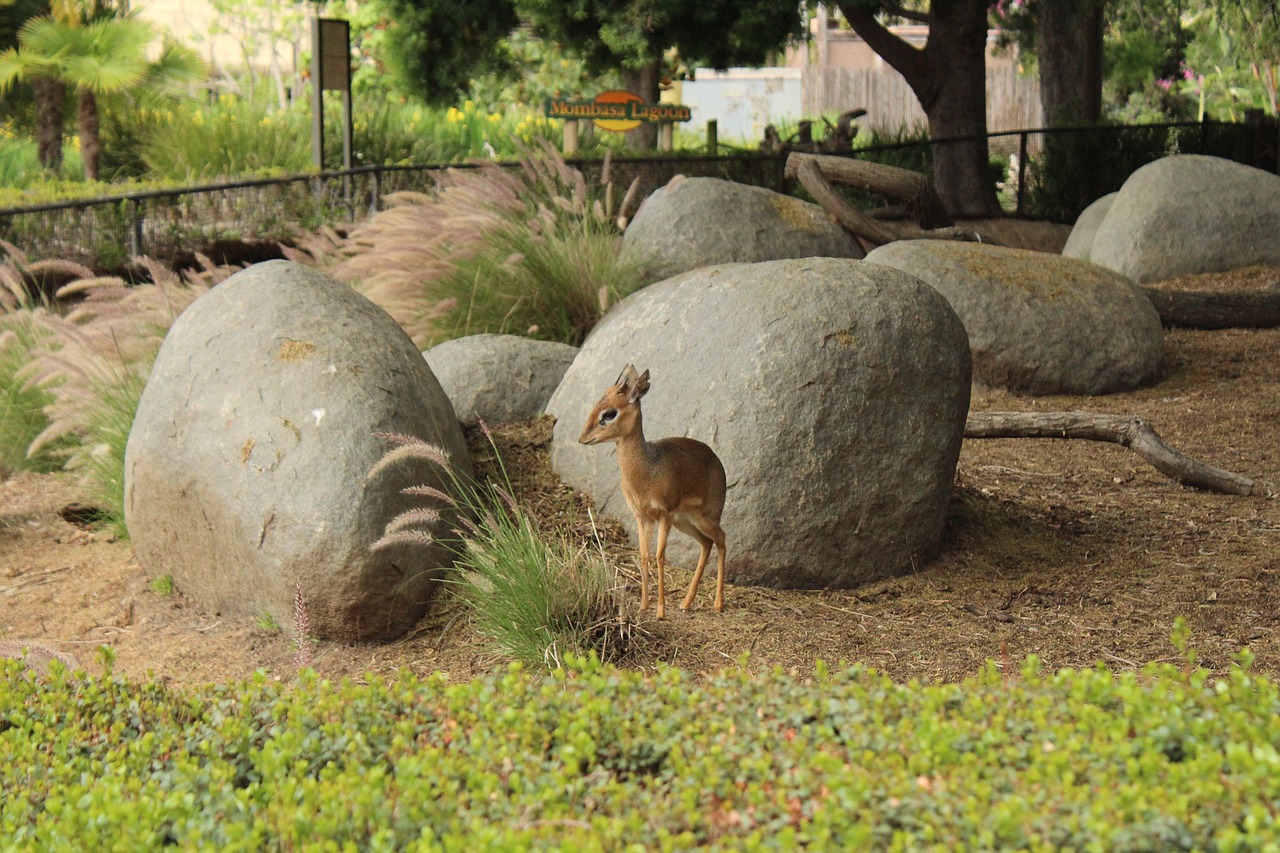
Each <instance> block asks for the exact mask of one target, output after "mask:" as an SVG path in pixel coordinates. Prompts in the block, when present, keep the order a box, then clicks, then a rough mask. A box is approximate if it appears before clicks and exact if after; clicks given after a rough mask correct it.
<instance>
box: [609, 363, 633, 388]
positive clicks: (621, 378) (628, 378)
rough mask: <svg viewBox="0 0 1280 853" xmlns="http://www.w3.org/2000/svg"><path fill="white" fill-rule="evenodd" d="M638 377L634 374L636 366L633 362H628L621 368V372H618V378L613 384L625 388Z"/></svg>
mask: <svg viewBox="0 0 1280 853" xmlns="http://www.w3.org/2000/svg"><path fill="white" fill-rule="evenodd" d="M638 378H639V377H638V376H636V366H635V365H634V364H628V365H627V366H626V367H624V368H622V372H621V373H619V374H618V378H617V380H616V381H615V382H614V383H613V384H614V385H615V386H616V387H618V388H623V389H626V388H628V387H630V386H631V384H632V383H633V382H634V381H635V380H636V379H638Z"/></svg>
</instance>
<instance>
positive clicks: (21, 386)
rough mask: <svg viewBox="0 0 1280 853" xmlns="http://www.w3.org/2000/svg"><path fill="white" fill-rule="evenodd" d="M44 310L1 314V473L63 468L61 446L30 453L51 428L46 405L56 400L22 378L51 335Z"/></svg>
mask: <svg viewBox="0 0 1280 853" xmlns="http://www.w3.org/2000/svg"><path fill="white" fill-rule="evenodd" d="M43 312H44V309H43V308H34V309H27V310H16V311H13V312H11V313H0V474H3V475H8V474H9V473H11V472H13V471H52V470H55V469H57V468H59V467H61V465H62V459H63V456H62V455H61V451H63V450H64V449H65V448H64V447H63V446H62V443H59V442H55V443H53V444H51V445H46V446H45V447H44V448H43V449H40V450H38V451H37V452H35V453H28V452H27V451H28V448H30V447H31V444H32V442H34V441H35V439H36V437H37V436H39V435H40V434H41V433H42V432H44V431H45V429H46V428H47V427H48V426H49V418H48V416H47V415H45V411H44V409H45V406H47V405H49V404H50V403H51V402H52V401H53V397H52V395H51V394H50V393H49V392H48V391H46V390H45V389H43V388H37V387H31V386H29V385H28V383H27V382H26V381H25V380H24V379H23V378H22V377H20V376H19V374H20V373H21V372H22V370H23V369H24V368H26V366H27V365H28V364H30V362H31V359H32V357H33V356H32V352H33V351H34V350H35V349H37V348H38V347H39V346H40V345H41V343H42V342H43V340H44V338H45V337H47V336H48V334H49V332H48V331H47V330H46V329H45V327H44V326H43V325H41V323H40V319H39V318H40V315H41V314H42V313H43Z"/></svg>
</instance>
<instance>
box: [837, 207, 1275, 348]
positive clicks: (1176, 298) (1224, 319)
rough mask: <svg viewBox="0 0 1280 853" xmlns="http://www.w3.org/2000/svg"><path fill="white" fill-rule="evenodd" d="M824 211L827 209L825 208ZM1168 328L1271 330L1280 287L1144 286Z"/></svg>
mask: <svg viewBox="0 0 1280 853" xmlns="http://www.w3.org/2000/svg"><path fill="white" fill-rule="evenodd" d="M824 207H825V205H824ZM1142 292H1143V293H1145V294H1147V298H1148V299H1150V300H1151V304H1152V305H1154V306H1155V307H1156V313H1158V314H1159V315H1160V322H1161V323H1163V324H1164V325H1166V326H1183V327H1185V328H1188V329H1269V328H1272V327H1274V326H1280V284H1273V285H1271V286H1269V287H1264V288H1259V289H1257V290H1245V291H1236V292H1232V293H1216V292H1213V291H1205V290H1164V289H1163V288H1157V287H1150V286H1146V285H1143V286H1142Z"/></svg>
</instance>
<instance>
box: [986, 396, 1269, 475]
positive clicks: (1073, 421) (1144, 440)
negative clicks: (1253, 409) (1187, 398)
mask: <svg viewBox="0 0 1280 853" xmlns="http://www.w3.org/2000/svg"><path fill="white" fill-rule="evenodd" d="M964 437H965V438H1074V439H1085V440H1088V441H1108V442H1112V443H1114V444H1119V445H1121V446H1123V447H1127V448H1129V449H1130V450H1132V451H1133V452H1134V453H1136V454H1138V455H1139V456H1141V457H1142V458H1143V459H1145V460H1146V461H1147V462H1149V463H1151V465H1152V466H1153V467H1155V469H1156V470H1157V471H1159V472H1160V473H1161V474H1164V475H1165V476H1166V477H1168V478H1170V479H1171V480H1174V481H1176V482H1178V483H1181V484H1182V485H1184V486H1190V487H1192V488H1196V489H1204V490H1205V491H1209V492H1218V493H1221V494H1227V495H1261V494H1266V493H1267V492H1268V491H1269V490H1268V489H1267V488H1265V487H1264V486H1263V484H1261V483H1259V482H1257V481H1255V480H1251V479H1249V478H1248V477H1243V476H1241V475H1239V474H1233V473H1231V472H1230V471H1224V470H1222V469H1221V468H1215V467H1213V466H1212V465H1206V464H1204V463H1203V462H1197V461H1196V460H1194V459H1192V458H1191V457H1189V456H1186V455H1184V454H1182V453H1180V452H1178V451H1177V450H1174V449H1173V448H1172V447H1170V446H1169V445H1167V444H1165V443H1164V440H1163V439H1162V438H1160V435H1159V433H1157V432H1156V431H1155V429H1154V428H1152V426H1151V424H1149V423H1148V422H1147V421H1146V420H1144V419H1142V418H1139V417H1136V416H1133V415H1099V414H1092V413H1089V412H970V413H969V417H968V419H967V420H966V421H965V426H964Z"/></svg>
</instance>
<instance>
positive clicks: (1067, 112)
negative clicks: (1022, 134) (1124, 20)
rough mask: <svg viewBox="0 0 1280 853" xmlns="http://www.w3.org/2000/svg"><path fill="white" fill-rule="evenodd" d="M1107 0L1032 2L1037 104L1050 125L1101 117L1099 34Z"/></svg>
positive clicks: (1100, 44)
mask: <svg viewBox="0 0 1280 853" xmlns="http://www.w3.org/2000/svg"><path fill="white" fill-rule="evenodd" d="M1105 6H1106V2H1105V0H1042V2H1038V3H1036V41H1037V44H1038V45H1039V48H1040V53H1039V59H1040V106H1041V107H1042V108H1043V109H1044V117H1045V120H1046V121H1047V122H1048V123H1049V126H1050V127H1054V126H1063V127H1065V126H1069V125H1079V124H1093V123H1095V122H1097V121H1098V120H1099V119H1101V118H1102V32H1103V19H1104V12H1105Z"/></svg>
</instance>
